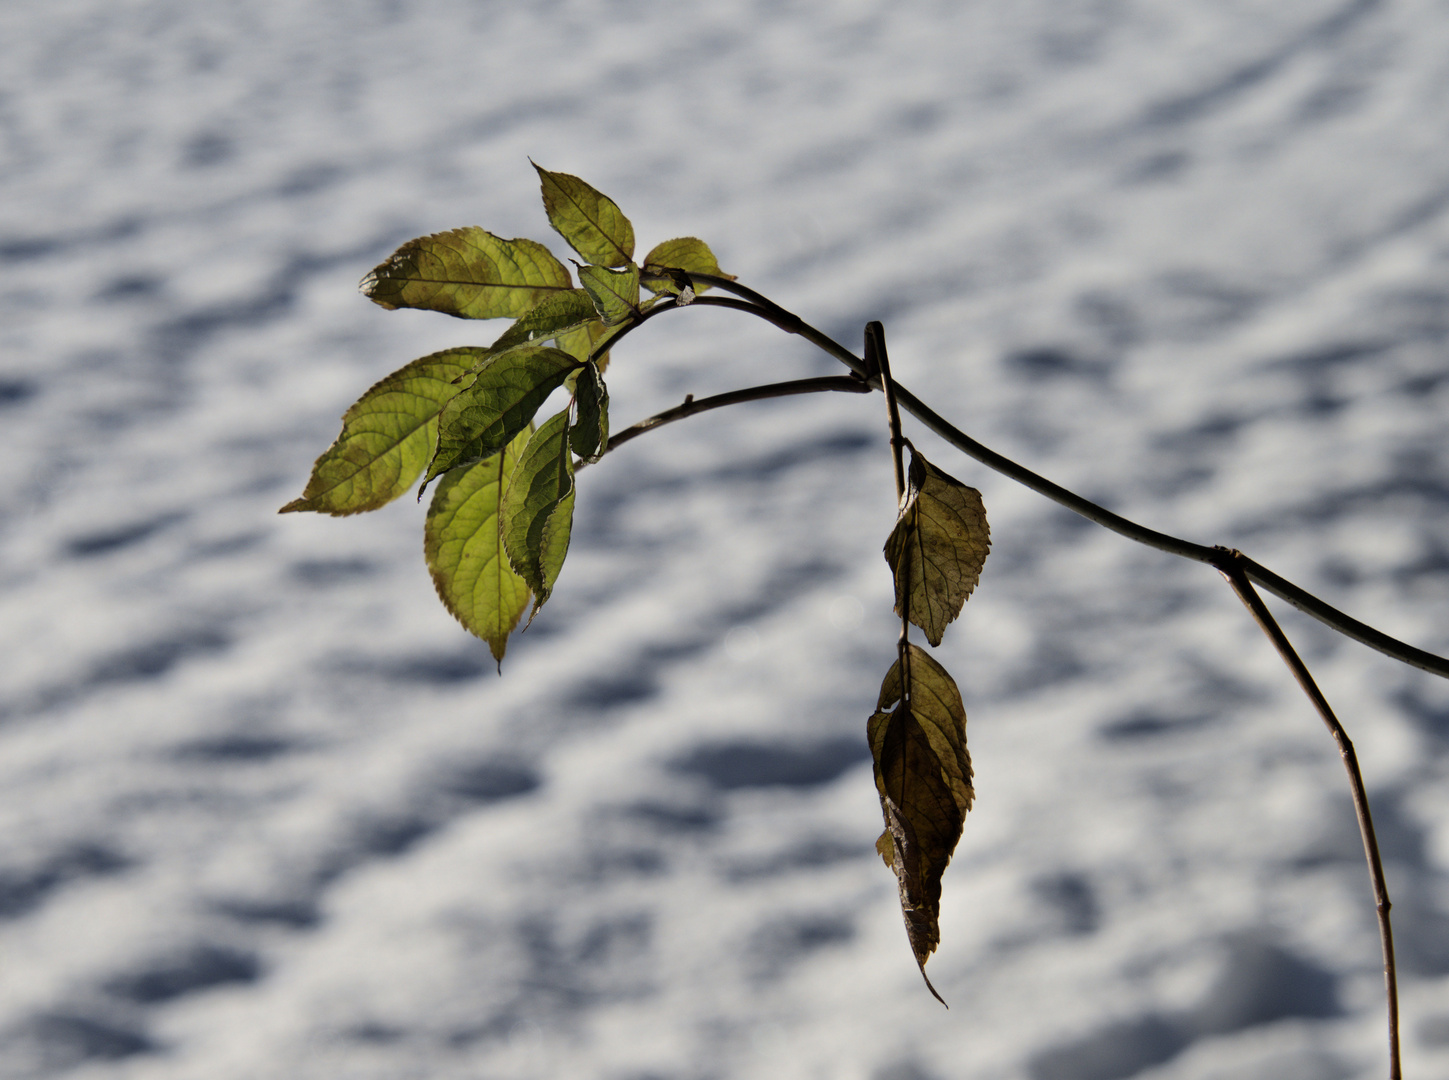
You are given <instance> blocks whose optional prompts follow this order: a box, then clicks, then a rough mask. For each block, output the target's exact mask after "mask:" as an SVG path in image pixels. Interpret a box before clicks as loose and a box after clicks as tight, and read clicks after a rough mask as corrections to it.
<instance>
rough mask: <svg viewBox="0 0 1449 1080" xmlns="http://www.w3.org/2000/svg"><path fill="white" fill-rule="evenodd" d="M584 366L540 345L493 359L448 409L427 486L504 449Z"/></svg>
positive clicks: (441, 422)
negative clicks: (436, 478)
mask: <svg viewBox="0 0 1449 1080" xmlns="http://www.w3.org/2000/svg"><path fill="white" fill-rule="evenodd" d="M578 367H579V362H578V361H577V360H575V359H574V358H573V357H572V356H570V355H569V354H568V353H566V352H563V351H562V350H560V349H550V348H546V347H544V346H539V345H529V346H524V347H522V348H517V349H513V350H511V351H509V352H505V353H499V354H497V355H495V356H493V357H491V358H490V359H488V360H487V361H486V362H485V363H484V364H483V366H482V367H481V368H479V369H478V370H477V372H476V374H474V375H473V376H472V380H471V381H470V382H467V383H465V384H464V386H463V388H462V389H461V390H459V391H458V393H457V394H456V395H455V396H454V397H453V398H452V399H451V400H449V402H448V403H447V404H446V405H445V406H443V411H442V413H441V414H439V416H438V444H437V451H436V452H435V453H434V454H433V460H432V462H431V463H430V464H429V465H428V474H427V476H426V477H425V478H424V481H423V483H424V484H427V483H430V482H431V481H432V479H433V478H434V477H435V476H438V475H440V474H442V473H445V472H447V471H448V470H449V469H453V468H457V467H458V466H459V465H467V464H470V463H472V462H474V461H481V460H483V459H484V458H486V457H490V456H491V455H493V454H495V453H497V452H498V451H499V450H502V449H503V448H504V447H505V446H507V445H508V443H509V442H510V441H512V439H513V437H514V436H515V435H517V434H518V433H519V432H520V431H522V430H523V429H524V428H526V427H527V426H528V423H529V421H530V420H532V419H533V414H534V413H536V412H538V407H539V406H540V405H542V404H543V403H544V401H545V399H547V397H548V395H549V394H551V393H553V392H554V391H555V390H557V389H558V388H559V387H560V386H562V385H563V382H564V380H565V379H566V378H568V376H569V373H570V372H572V371H574V370H576V369H577V368H578Z"/></svg>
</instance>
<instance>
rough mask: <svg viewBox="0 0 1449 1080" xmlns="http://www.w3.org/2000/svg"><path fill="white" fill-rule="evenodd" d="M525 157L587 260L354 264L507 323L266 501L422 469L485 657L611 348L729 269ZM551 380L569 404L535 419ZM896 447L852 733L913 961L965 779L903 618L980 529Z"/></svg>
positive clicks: (936, 677) (951, 694) (455, 587)
mask: <svg viewBox="0 0 1449 1080" xmlns="http://www.w3.org/2000/svg"><path fill="white" fill-rule="evenodd" d="M535 168H536V169H538V175H539V178H540V180H541V181H542V188H543V202H544V208H545V210H546V211H547V213H548V219H549V222H550V223H551V224H552V225H553V227H554V229H555V230H557V231H558V233H559V234H560V235H561V236H562V237H563V238H564V239H565V240H566V241H567V242H568V243H569V245H570V246H571V247H572V248H573V249H574V251H575V252H577V253H578V254H579V255H580V256H581V257H582V258H583V259H584V260H585V262H584V263H582V264H579V265H578V280H579V286H578V287H575V286H574V284H573V279H572V277H571V275H570V273H569V269H568V267H566V266H565V265H564V264H563V263H562V262H560V261H559V260H558V259H557V258H555V257H554V256H553V255H552V254H551V253H550V252H549V250H548V249H547V248H546V247H544V246H543V245H542V244H539V243H537V242H535V241H532V240H526V239H514V240H505V239H503V238H501V237H498V236H495V235H494V234H493V233H490V232H486V231H484V230H483V229H480V228H466V229H454V230H452V231H451V232H445V233H436V234H434V235H431V236H424V237H419V238H418V239H416V240H410V241H408V242H407V243H406V244H404V245H403V246H402V247H400V248H398V250H397V251H396V252H394V253H393V255H392V256H391V257H390V258H388V259H387V260H386V261H385V262H383V263H382V264H381V265H380V266H378V267H377V268H376V269H374V270H373V271H372V273H370V274H368V275H367V277H366V278H364V279H363V282H362V290H363V292H364V293H365V294H366V295H367V296H368V297H369V298H370V299H371V300H373V301H374V302H375V303H377V304H380V305H382V306H383V307H385V308H388V309H394V308H423V309H427V310H431V311H440V312H442V313H444V314H446V315H452V316H455V317H458V318H464V319H496V318H510V319H512V320H513V322H512V324H511V325H510V326H509V327H508V328H507V329H506V330H505V331H504V332H503V333H502V334H501V335H500V336H499V337H498V338H497V340H496V341H494V342H493V344H492V345H488V346H478V347H464V348H456V349H447V350H445V351H443V352H439V353H434V354H432V355H431V356H424V357H422V358H421V359H419V360H414V361H413V362H412V363H410V364H408V365H407V366H406V367H403V368H402V369H401V370H399V371H396V372H394V373H393V374H391V375H389V376H388V377H387V378H385V379H383V380H382V381H381V382H379V383H377V384H376V385H375V386H373V387H372V388H371V389H370V390H368V391H367V393H365V394H364V395H363V396H362V397H361V398H360V399H359V400H358V401H357V403H356V404H354V405H353V406H352V408H350V409H348V410H347V413H346V414H345V415H344V416H343V418H342V432H341V434H339V435H338V436H337V439H336V441H335V442H334V443H333V444H332V446H331V447H329V448H328V449H327V451H326V452H325V453H323V454H322V456H321V457H319V458H318V459H317V462H316V464H315V465H314V466H313V469H312V475H311V478H310V479H309V480H308V482H307V486H306V489H305V491H304V492H303V493H302V496H301V498H299V499H296V500H294V501H292V502H290V503H288V504H287V505H286V506H284V507H282V512H283V513H289V512H292V511H299V510H311V511H316V512H319V513H324V514H333V515H339V516H340V515H346V514H356V513H360V512H362V511H365V510H375V509H377V508H378V507H380V506H383V505H385V504H386V503H388V502H391V501H392V500H393V499H395V498H397V497H398V496H399V495H401V494H402V493H403V492H405V491H407V490H408V489H409V488H410V487H412V485H413V484H414V483H416V482H417V480H418V478H419V477H422V480H423V483H422V489H423V490H426V488H427V486H428V485H429V484H430V483H432V482H433V481H434V480H437V481H438V484H437V487H436V488H435V489H434V492H433V497H432V501H431V503H430V504H429V507H428V511H427V522H426V526H425V530H424V545H423V550H424V554H425V557H426V559H427V564H428V568H429V570H430V571H431V573H432V577H433V582H434V585H435V586H436V588H437V591H438V595H439V597H440V598H441V599H442V601H443V604H444V605H445V606H446V607H447V609H448V610H449V611H450V612H452V614H453V615H454V616H455V617H456V618H457V619H458V621H459V622H461V623H462V624H463V625H464V626H465V627H466V628H467V629H468V630H470V631H472V632H473V633H474V634H477V635H478V636H479V637H480V638H482V639H483V640H484V641H486V642H488V646H489V649H490V650H491V651H492V654H493V656H494V658H495V659H496V660H497V661H498V662H499V664H500V665H501V663H502V660H503V655H504V651H505V649H506V647H507V643H508V638H509V636H510V635H511V634H512V633H513V632H514V630H515V629H516V628H517V626H518V624H519V622H520V621H521V620H522V617H523V612H524V611H525V610H526V609H527V608H528V606H529V601H530V599H531V600H532V603H533V607H532V612H531V613H530V615H529V618H530V620H531V619H532V617H533V615H534V614H536V613H537V612H538V609H539V608H540V607H541V606H542V605H543V604H544V603H545V602H546V601H547V600H548V598H549V595H550V594H551V593H552V591H553V587H554V583H555V582H556V581H557V579H558V575H559V571H560V569H561V568H562V566H563V562H564V556H565V555H566V554H567V552H568V546H569V535H570V531H571V528H572V523H573V507H574V471H575V468H576V467H577V464H578V463H579V462H593V461H597V460H598V459H599V458H600V457H601V456H602V455H603V454H604V453H605V452H606V451H607V449H608V446H609V395H608V390H607V389H606V387H605V385H604V379H603V374H604V370H605V368H606V367H607V365H608V360H609V350H610V347H611V346H612V345H613V343H614V342H616V341H617V340H618V338H619V337H620V336H622V335H623V334H624V333H626V332H628V330H629V329H630V328H632V327H633V326H635V325H637V324H638V323H640V322H641V321H643V320H644V319H645V318H647V317H648V315H649V313H650V312H651V311H652V310H654V309H655V308H656V307H660V306H662V305H673V306H676V307H678V306H684V305H687V304H689V303H691V302H692V301H693V300H694V297H695V290H696V287H697V283H696V282H695V280H694V279H693V278H692V277H691V275H695V274H698V275H707V276H709V277H713V278H714V279H716V280H717V281H718V280H719V279H726V280H729V278H728V275H724V274H722V273H721V271H720V269H719V266H718V265H717V263H716V261H715V257H714V255H713V253H712V252H711V251H710V249H709V247H708V246H707V245H705V244H704V243H703V242H702V241H700V240H698V239H695V238H694V237H682V238H679V239H675V240H666V241H665V242H664V243H662V244H659V245H657V246H656V247H655V248H654V249H653V250H651V251H650V252H649V254H648V255H646V256H645V257H644V259H643V261H642V262H635V260H634V228H633V226H632V225H631V224H630V222H629V219H628V218H627V217H625V216H624V214H623V212H622V211H621V210H620V209H619V207H618V206H617V205H616V204H615V203H614V202H613V200H611V199H609V198H608V197H607V196H605V195H603V194H601V193H600V192H598V191H596V190H595V189H594V188H592V187H590V186H589V185H588V184H586V183H584V181H582V180H580V179H579V178H578V177H575V176H569V175H567V174H564V173H554V172H549V171H548V170H546V169H542V168H538V166H535ZM698 287H700V288H703V285H702V283H701V284H699V286H698ZM645 290H647V291H648V292H650V293H652V294H653V295H652V296H650V297H648V298H645V297H644V296H643V291H645ZM560 387H564V388H566V389H567V390H568V392H569V394H570V395H571V396H570V400H569V403H568V405H567V406H565V407H564V408H563V409H561V410H560V411H559V412H557V413H555V414H554V415H553V416H551V417H549V418H548V419H546V420H544V421H542V422H541V423H535V417H536V414H537V413H538V411H539V409H540V408H541V407H542V406H543V404H544V402H545V401H546V400H547V399H548V398H549V397H550V396H551V395H553V394H554V392H555V391H557V390H558V389H559V388H560ZM911 454H912V456H911V464H910V469H909V474H908V475H909V485H908V487H907V490H906V491H905V492H904V493H903V495H902V498H901V508H900V515H899V518H898V520H897V522H896V525H895V527H894V529H893V531H892V532H891V534H890V538H889V539H888V541H887V542H886V547H885V554H886V559H887V561H888V562H889V563H890V566H891V570H892V573H893V575H894V577H895V589H896V611H897V613H898V614H899V615H900V616H901V618H902V622H903V632H902V638H901V647H900V650H899V655H898V658H897V660H896V663H895V664H894V665H893V666H892V667H891V669H890V672H889V673H888V674H887V675H886V678H885V682H884V683H883V684H882V686H881V691H880V697H879V700H878V701H877V704H876V711H875V713H874V715H872V716H871V717H870V720H869V722H868V725H867V736H868V738H869V742H870V747H871V752H872V756H873V758H874V762H875V780H876V787H877V789H878V791H879V794H880V801H881V809H882V812H883V814H884V816H885V826H886V828H885V832H884V833H882V834H881V837H880V840H879V841H878V843H877V845H876V846H877V850H878V851H879V852H880V854H881V856H882V858H884V860H885V862H886V865H887V866H889V867H890V868H891V869H892V870H893V871H894V872H895V874H896V878H897V881H898V884H899V887H900V899H901V909H902V912H903V913H904V915H905V921H906V930H907V934H908V936H909V939H910V943H911V948H912V951H913V952H914V954H915V957H916V962H917V964H918V965H919V966H920V968H921V974H922V975H923V976H924V975H925V964H926V960H927V958H928V957H929V956H930V954H931V953H932V952H933V951H934V950H935V948H936V945H937V943H938V941H939V939H940V933H939V917H940V899H941V875H942V873H943V872H944V870H945V869H946V865H947V864H948V863H949V862H950V859H951V855H952V852H953V851H954V850H955V847H956V844H957V842H958V841H959V839H960V837H961V831H962V824H963V822H964V820H965V816H966V813H967V811H968V810H969V809H970V808H971V801H972V797H973V791H972V787H971V780H972V773H971V758H970V755H969V754H968V752H967V750H966V712H965V709H964V707H963V706H962V703H961V693H960V691H959V690H958V689H957V687H956V683H955V682H954V681H953V680H952V678H951V676H950V675H949V674H947V672H946V670H945V669H944V668H943V667H941V665H940V664H938V663H937V662H936V661H935V660H934V659H932V658H931V656H930V655H929V654H927V653H926V652H925V651H923V650H922V649H920V648H918V647H916V646H914V645H911V644H909V641H908V626H907V625H906V624H913V625H915V626H918V627H920V628H921V630H922V631H924V633H925V635H926V637H927V639H928V640H929V641H930V643H931V644H932V645H939V644H940V642H941V637H942V635H943V634H944V633H945V629H946V626H947V624H948V623H950V622H952V621H953V620H954V619H955V618H956V617H957V616H958V615H959V614H960V612H961V607H962V605H963V604H964V603H965V601H966V599H967V597H969V596H970V594H971V591H972V589H974V588H975V586H976V582H977V580H978V578H979V577H980V574H981V568H982V564H983V563H984V562H985V560H986V555H987V551H988V549H989V546H990V535H989V531H988V529H987V525H986V513H985V510H984V508H983V507H982V504H981V495H980V493H979V492H978V491H976V490H975V489H974V488H970V487H967V486H966V485H964V484H962V483H961V482H960V481H958V480H955V479H953V478H952V477H950V476H947V475H946V474H945V473H943V472H941V471H940V470H939V469H937V468H936V467H935V466H933V465H931V464H930V463H929V462H928V461H926V459H925V458H924V457H921V456H920V455H919V454H917V453H916V452H915V450H914V449H912V452H911ZM418 497H419V499H421V498H422V491H421V490H420V492H419V496H418ZM926 985H927V986H930V980H929V979H927V980H926ZM931 992H932V993H933V994H934V993H935V988H934V987H932V988H931ZM937 996H938V997H939V995H937Z"/></svg>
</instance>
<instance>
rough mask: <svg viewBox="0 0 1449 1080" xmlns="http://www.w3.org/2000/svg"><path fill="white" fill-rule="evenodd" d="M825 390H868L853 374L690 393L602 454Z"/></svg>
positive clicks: (612, 441)
mask: <svg viewBox="0 0 1449 1080" xmlns="http://www.w3.org/2000/svg"><path fill="white" fill-rule="evenodd" d="M698 302H699V301H698V300H696V301H695V303H698ZM829 390H837V391H843V392H844V393H847V394H869V393H870V392H871V387H869V386H867V385H866V383H865V382H864V380H861V379H857V378H856V377H855V376H854V375H825V376H822V377H820V378H816V379H793V380H791V381H789V382H778V383H770V384H768V385H766V386H751V387H748V388H747V389H744V390H731V391H729V392H728V393H724V394H715V395H714V396H713V397H707V398H698V399H696V398H695V397H694V395H693V394H690V395H689V396H688V397H686V398H685V399H684V403H683V404H682V405H676V406H674V408H672V409H665V410H664V411H663V412H661V413H655V414H654V415H653V416H651V417H649V418H648V419H647V420H641V421H639V423H637V424H634V425H633V426H631V427H627V428H625V429H624V430H623V431H621V432H619V433H618V434H616V435H613V436H611V437H610V438H609V445H608V446H607V447H606V448H605V450H604V453H605V454H607V453H608V452H609V451H610V450H617V449H618V448H619V447H620V446H623V445H624V444H625V443H626V442H628V441H629V440H630V439H635V438H638V437H639V436H640V435H643V434H644V433H645V432H646V431H653V430H654V429H655V428H657V427H663V426H664V425H665V424H671V423H673V422H674V421H675V420H683V419H684V418H685V417H686V416H694V415H695V414H696V413H702V412H709V410H711V409H722V408H724V407H725V406H726V405H740V404H743V403H744V402H746V401H765V400H767V399H768V398H778V397H792V396H794V395H796V394H818V393H822V392H824V391H829ZM600 456H601V457H602V456H603V455H600ZM587 464H588V462H584V461H581V462H579V463H578V465H577V466H576V467H575V468H576V469H582V468H583V467H584V466H585V465H587Z"/></svg>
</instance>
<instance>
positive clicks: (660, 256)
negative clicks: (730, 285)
mask: <svg viewBox="0 0 1449 1080" xmlns="http://www.w3.org/2000/svg"><path fill="white" fill-rule="evenodd" d="M668 270H683V271H685V272H686V273H689V272H692V273H696V274H712V275H714V276H715V277H726V278H729V279H730V280H731V281H733V280H734V275H733V274H726V273H725V272H724V271H722V270H721V269H720V268H719V263H718V262H716V261H715V257H714V252H712V251H710V250H709V245H708V244H706V243H705V242H704V241H703V240H700V239H698V238H696V237H693V236H680V237H677V238H675V239H673V240H666V241H664V243H662V244H655V245H654V249H653V250H652V251H650V252H649V254H648V255H646V256H644V287H645V288H646V289H648V290H649V291H650V292H656V293H658V292H667V293H675V292H678V291H679V285H678V284H677V283H676V282H674V281H673V280H672V278H671V277H670V276H669V275H668V274H667V273H666V271H668ZM708 288H709V286H708V285H701V286H700V287H698V288H696V289H695V290H694V291H695V292H704V291H705V290H706V289H708Z"/></svg>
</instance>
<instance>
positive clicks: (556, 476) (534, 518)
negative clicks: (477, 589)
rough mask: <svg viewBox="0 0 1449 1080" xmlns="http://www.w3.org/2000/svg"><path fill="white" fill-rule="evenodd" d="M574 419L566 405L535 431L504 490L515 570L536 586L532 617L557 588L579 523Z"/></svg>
mask: <svg viewBox="0 0 1449 1080" xmlns="http://www.w3.org/2000/svg"><path fill="white" fill-rule="evenodd" d="M568 421H569V411H568V410H567V409H564V410H563V411H562V412H560V413H558V414H557V415H555V416H553V417H551V418H550V419H549V420H547V421H546V422H545V423H544V424H543V426H542V427H540V428H539V429H538V430H537V431H535V432H534V433H533V435H532V436H531V437H530V438H529V440H528V445H527V446H525V447H524V448H523V454H522V456H521V457H520V458H519V461H518V465H517V467H516V468H515V469H514V470H513V478H512V479H511V480H510V481H509V484H508V487H507V489H506V490H505V491H504V493H503V506H502V516H503V520H502V524H501V526H500V528H501V530H502V535H503V547H504V550H505V551H507V552H508V561H509V563H510V564H512V566H513V570H514V572H515V573H517V574H518V576H519V577H521V578H522V579H523V580H524V581H525V582H526V583H527V585H528V587H529V588H530V589H532V590H533V595H534V602H533V613H532V614H530V615H529V619H530V620H531V619H532V618H533V615H535V614H537V613H538V609H539V608H541V607H543V605H544V602H545V601H547V600H548V597H549V594H550V593H551V592H552V591H553V583H554V582H555V581H557V580H558V573H559V570H560V569H562V568H563V561H564V556H565V555H566V554H567V553H568V547H569V533H570V531H571V529H572V527H573V516H574V464H573V455H572V454H570V453H569V439H568V434H569V427H568Z"/></svg>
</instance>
